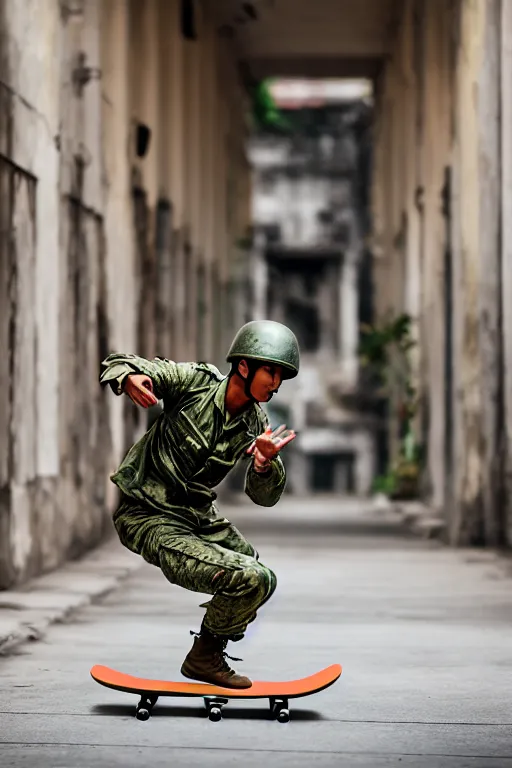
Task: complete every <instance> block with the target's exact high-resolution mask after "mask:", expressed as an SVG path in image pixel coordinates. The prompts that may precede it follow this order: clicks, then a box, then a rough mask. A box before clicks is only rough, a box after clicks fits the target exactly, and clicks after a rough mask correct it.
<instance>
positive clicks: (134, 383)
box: [123, 373, 158, 408]
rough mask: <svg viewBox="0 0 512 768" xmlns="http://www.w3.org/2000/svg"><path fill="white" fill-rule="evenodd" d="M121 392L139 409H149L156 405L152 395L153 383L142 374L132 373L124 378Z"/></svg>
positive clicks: (156, 401)
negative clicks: (139, 407)
mask: <svg viewBox="0 0 512 768" xmlns="http://www.w3.org/2000/svg"><path fill="white" fill-rule="evenodd" d="M123 391H124V392H125V393H126V394H127V395H128V397H129V398H130V400H131V401H132V403H135V405H140V406H141V408H150V407H151V406H152V405H156V404H157V403H158V400H157V398H156V397H155V395H154V394H153V382H152V381H151V379H150V377H149V376H146V375H145V374H142V373H132V374H130V375H129V376H127V377H126V381H125V384H124V388H123Z"/></svg>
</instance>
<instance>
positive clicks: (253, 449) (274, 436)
mask: <svg viewBox="0 0 512 768" xmlns="http://www.w3.org/2000/svg"><path fill="white" fill-rule="evenodd" d="M295 437H296V434H295V432H294V431H293V429H287V427H286V425H285V424H281V426H280V427H278V428H277V429H275V430H274V431H273V430H272V428H271V427H268V428H267V429H266V430H265V431H264V432H263V434H262V435H260V436H259V437H257V438H256V440H255V441H254V442H253V443H252V445H250V446H249V448H248V449H247V453H249V454H252V453H254V454H255V456H256V458H258V460H259V461H270V460H271V459H273V458H274V456H277V454H278V453H279V451H280V450H281V449H282V448H284V446H285V445H288V443H290V442H291V441H292V440H294V439H295Z"/></svg>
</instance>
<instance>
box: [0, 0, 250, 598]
mask: <svg viewBox="0 0 512 768" xmlns="http://www.w3.org/2000/svg"><path fill="white" fill-rule="evenodd" d="M196 32H197V39H195V40H186V39H185V38H184V36H183V34H182V29H181V25H180V3H179V1H178V0H145V2H144V3H141V2H138V1H137V0H135V1H134V0H109V1H108V2H102V1H101V0H61V2H53V3H41V2H39V1H38V0H0V345H1V350H2V354H1V355H0V384H1V385H2V386H3V391H4V392H7V393H9V394H8V398H7V401H8V402H7V407H6V408H4V409H0V429H2V433H3V434H4V435H6V436H7V439H4V440H3V441H2V443H1V444H0V588H2V587H7V586H9V585H11V584H13V583H17V582H18V583H19V582H21V581H23V580H25V579H26V578H27V577H29V576H31V575H33V574H36V573H39V572H41V571H45V570H48V569H50V568H53V567H55V566H56V565H57V564H58V563H60V562H62V561H63V560H65V559H67V558H69V557H73V556H75V555H77V554H79V553H80V552H82V551H84V550H85V549H87V548H88V547H90V546H92V545H93V544H94V543H95V542H97V541H98V540H100V539H101V538H102V537H103V536H104V535H105V532H106V531H107V530H108V529H109V527H110V512H111V511H112V509H113V505H114V504H115V503H116V491H115V487H114V486H113V484H112V483H111V482H110V480H109V475H110V473H111V472H112V471H113V470H114V469H115V467H116V466H117V464H118V462H119V460H120V458H121V457H122V455H123V454H124V452H125V450H126V448H127V447H128V444H129V443H130V441H131V440H133V439H134V437H136V436H137V434H138V433H139V432H140V431H141V430H142V429H143V428H144V416H145V414H142V415H141V414H140V413H138V412H137V410H136V409H135V407H134V406H132V405H131V404H130V403H129V402H128V401H127V399H126V398H113V397H112V396H109V393H108V392H107V391H103V390H101V389H100V387H99V384H98V375H99V363H100V361H101V359H103V357H104V356H105V355H106V354H108V353H109V352H111V351H114V350H118V351H127V352H134V353H137V354H146V355H150V356H152V355H154V354H158V355H161V356H166V357H170V358H173V359H176V360H184V359H195V358H196V357H197V355H198V354H199V353H200V354H201V355H204V356H205V357H206V358H207V359H209V360H211V361H212V362H217V363H218V364H221V365H222V364H223V362H222V356H223V354H225V345H226V342H227V340H228V339H229V338H230V336H231V334H232V333H233V332H234V328H233V325H232V319H231V320H230V315H229V313H227V314H223V315H222V316H221V315H220V313H219V309H218V302H217V301H214V299H217V298H218V296H216V295H215V294H214V292H213V290H212V285H213V284H214V281H215V275H217V278H216V279H217V283H218V291H219V294H220V295H223V296H227V293H228V286H229V285H230V283H231V281H232V280H233V274H234V270H235V260H236V258H237V257H238V255H239V253H238V249H237V245H236V243H237V241H238V240H239V239H240V238H241V237H242V236H243V235H245V233H246V228H247V225H248V224H249V217H248V211H249V203H248V186H247V178H248V173H247V167H246V163H245V159H244V155H243V146H244V138H245V136H244V131H242V130H241V126H242V125H243V119H244V113H243V108H244V96H243V90H242V87H241V84H240V83H239V80H238V74H237V71H236V67H235V63H234V55H233V52H232V51H231V49H230V47H229V46H230V43H229V41H224V40H221V39H220V38H219V37H218V35H217V34H216V30H215V25H214V22H213V20H212V19H211V18H210V17H209V16H208V15H207V14H206V13H205V12H204V11H203V10H202V7H201V6H199V5H198V15H197V18H196ZM134 54H136V55H134ZM187 65H188V69H187ZM191 73H193V74H191ZM220 102H222V106H221V107H219V103H220ZM186 105H189V106H187V110H184V109H183V107H184V106H186ZM141 124H142V125H143V126H145V127H147V128H148V129H149V131H150V142H149V147H148V151H147V152H146V153H145V154H144V156H142V157H138V156H137V154H136V151H135V148H136V139H137V126H138V125H141ZM246 177H247V178H246ZM228 179H229V184H228ZM244 196H245V205H244ZM237 268H238V267H237ZM203 275H205V276H207V278H205V280H204V281H203ZM203 282H205V283H206V286H205V287H204V288H203ZM215 316H217V323H218V325H217V328H218V333H217V334H216V335H214V334H213V333H209V334H206V335H205V334H204V333H203V330H202V329H204V327H205V324H206V325H207V326H211V325H212V318H214V317H215ZM205 317H206V318H207V321H205V320H204V318H205Z"/></svg>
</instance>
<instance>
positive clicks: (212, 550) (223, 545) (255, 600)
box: [114, 497, 276, 640]
mask: <svg viewBox="0 0 512 768" xmlns="http://www.w3.org/2000/svg"><path fill="white" fill-rule="evenodd" d="M114 525H115V528H116V530H117V533H118V535H119V538H120V540H121V542H122V544H124V546H125V547H127V548H128V549H130V550H131V551H132V552H136V553H137V554H139V555H141V556H142V557H143V558H144V560H146V561H147V562H148V563H151V565H155V566H157V567H158V568H160V569H161V570H162V573H163V574H164V576H165V577H166V579H168V581H170V582H171V584H177V585H178V586H180V587H184V588H185V589H189V590H191V591H193V592H202V593H205V594H208V595H213V598H212V599H211V600H210V601H209V602H208V603H204V604H202V605H201V607H202V608H206V613H205V616H204V620H203V624H204V626H205V627H206V628H207V629H209V630H210V632H213V633H214V634H217V635H224V636H227V637H229V638H230V639H232V640H239V639H241V638H242V637H243V634H244V632H245V630H246V628H247V625H248V624H250V622H252V621H254V619H255V618H256V611H257V610H258V609H259V608H260V606H262V605H263V603H265V602H266V601H267V600H268V599H269V598H270V597H271V596H272V594H273V592H274V590H275V588H276V577H275V575H274V573H273V572H272V571H271V570H270V569H269V568H267V567H266V566H264V565H263V564H262V563H260V562H259V559H258V553H257V552H256V550H255V549H254V547H253V546H252V545H251V544H249V542H248V541H246V539H245V538H244V537H243V536H242V534H241V533H240V531H238V530H237V529H236V528H235V526H234V525H232V523H230V522H229V520H226V518H223V517H219V516H218V515H217V511H216V509H215V507H214V506H212V507H211V509H210V510H209V512H208V513H207V514H206V515H203V514H202V515H199V514H198V513H197V512H195V511H194V510H193V509H188V508H183V507H177V508H176V515H173V516H171V515H168V514H165V513H158V512H153V511H152V510H150V509H144V508H143V506H142V505H141V504H140V503H139V502H137V501H135V500H134V499H129V498H127V497H124V498H123V499H122V501H121V504H120V506H119V508H118V509H117V511H116V512H115V514H114Z"/></svg>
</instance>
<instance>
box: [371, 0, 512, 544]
mask: <svg viewBox="0 0 512 768" xmlns="http://www.w3.org/2000/svg"><path fill="white" fill-rule="evenodd" d="M505 5H506V4H505V3H503V4H502V3H501V2H500V0H449V1H446V0H428V2H425V0H412V2H410V3H405V4H404V7H403V16H402V20H401V23H400V25H399V29H398V31H397V37H396V44H395V51H396V53H395V55H394V57H393V59H392V61H391V62H390V63H389V64H388V65H387V66H386V67H385V69H384V72H383V75H382V78H381V82H380V111H379V120H378V125H377V131H376V167H375V177H374V195H373V199H374V247H375V251H376V256H377V257H378V263H379V266H378V269H377V281H378V289H377V295H378V296H380V299H379V300H380V307H379V310H380V313H381V314H384V313H385V311H386V310H387V309H388V308H393V309H394V310H395V311H396V312H401V311H408V312H410V313H411V314H412V315H413V317H415V318H416V319H417V339H418V342H419V345H418V349H417V353H416V356H415V359H414V364H415V374H416V378H417V381H418V383H419V387H420V392H421V401H422V402H421V416H420V418H419V419H418V424H417V425H416V426H417V434H418V439H419V440H420V441H421V442H423V443H424V445H425V448H426V453H427V457H426V469H425V496H426V497H427V498H428V500H429V501H430V502H431V503H432V504H433V505H434V507H435V508H437V509H438V510H439V511H440V512H441V513H442V514H444V515H445V517H446V522H447V530H448V537H449V539H450V541H451V542H452V543H455V544H458V543H461V544H464V543H465V544H483V543H485V544H490V545H496V544H502V543H504V541H505V538H506V535H505V529H506V525H505V519H504V508H505V507H506V505H507V503H508V502H507V492H506V485H507V483H506V476H507V475H506V467H507V466H509V465H507V462H509V461H510V459H509V458H507V456H509V455H510V445H509V443H508V438H506V436H505V430H504V424H505V421H504V408H505V404H506V401H505V397H504V392H506V391H507V387H508V388H510V387H509V384H508V379H507V380H505V378H504V364H503V360H504V358H503V355H504V350H505V349H507V344H508V345H510V342H509V341H508V335H509V331H508V328H507V324H506V323H505V324H504V323H503V318H502V285H504V284H507V285H508V283H509V281H510V277H509V276H508V272H509V271H510V265H509V264H508V261H509V259H508V257H507V256H506V253H507V252H508V250H509V244H508V239H507V238H508V236H507V231H508V230H507V229H504V230H502V226H503V222H504V221H505V218H504V217H503V218H502V210H508V205H509V202H508V197H509V196H510V190H509V189H508V186H509V180H508V177H507V176H505V177H504V182H503V183H502V179H501V172H502V171H501V168H502V161H501V152H502V147H503V146H507V147H508V144H509V142H510V140H511V135H510V126H509V125H508V124H507V125H506V126H505V125H504V124H503V125H502V100H504V99H505V100H506V99H507V96H506V89H507V87H508V85H507V82H508V81H507V80H506V79H505V78H504V77H503V74H502V72H501V67H502V63H501V62H502V56H503V55H504V54H503V53H502V49H503V48H504V46H505V47H508V46H510V40H509V36H510V34H511V32H512V30H511V28H510V19H509V18H508V17H509V16H510V12H509V11H508V12H507V11H506V9H505ZM502 14H503V15H504V16H503V20H502ZM502 22H503V23H502ZM507 55H508V54H507ZM508 66H509V67H510V63H508ZM507 103H508V102H507ZM504 114H505V113H504ZM507 120H508V123H509V122H510V116H507ZM505 130H506V131H508V133H504V131H505ZM404 148H405V149H404ZM508 173H510V171H509V170H508ZM503 248H505V255H504V253H503V250H502V249H503ZM505 355H506V359H508V357H509V352H506V353H505ZM507 402H508V401H507ZM508 407H509V406H508ZM392 447H393V449H394V451H395V453H396V449H397V446H396V443H395V444H394V445H393V446H392Z"/></svg>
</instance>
